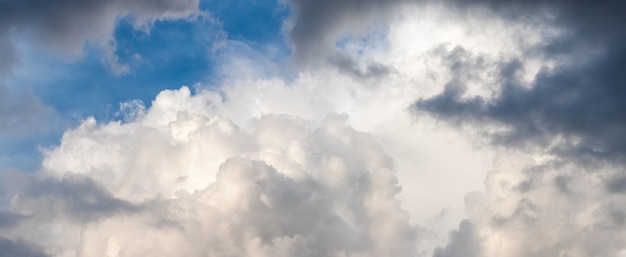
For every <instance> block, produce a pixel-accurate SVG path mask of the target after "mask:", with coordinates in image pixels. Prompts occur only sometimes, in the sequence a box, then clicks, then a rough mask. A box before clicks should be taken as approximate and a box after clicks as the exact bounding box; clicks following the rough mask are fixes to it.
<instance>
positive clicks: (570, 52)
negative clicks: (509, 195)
mask: <svg viewBox="0 0 626 257" xmlns="http://www.w3.org/2000/svg"><path fill="white" fill-rule="evenodd" d="M471 4H479V5H480V6H483V7H489V8H492V9H493V10H494V11H495V13H496V14H510V13H515V14H517V17H518V18H519V17H522V16H524V17H528V16H531V15H532V14H534V13H535V12H536V11H538V10H549V11H550V12H552V13H553V14H554V15H556V18H554V19H553V21H551V23H553V25H556V26H559V27H561V28H563V29H565V33H563V34H562V35H561V36H558V37H555V38H553V39H550V40H549V41H547V42H543V43H541V44H540V45H539V46H537V47H536V48H534V49H533V51H536V52H535V53H534V54H540V55H544V56H547V57H550V58H553V59H559V58H561V57H563V56H568V57H570V59H571V60H573V61H568V62H561V63H558V64H557V65H556V67H554V68H553V69H543V70H541V71H540V72H539V74H538V75H537V76H536V77H535V79H534V81H533V82H532V85H531V86H530V87H528V86H526V85H524V84H523V83H522V82H521V79H520V76H519V74H520V73H521V71H523V70H524V68H525V67H524V65H523V62H522V61H520V60H516V59H513V60H508V61H502V62H501V63H499V64H498V65H499V67H500V68H499V71H500V74H499V93H498V94H497V95H496V96H495V97H493V98H486V97H466V95H465V90H467V85H466V84H465V83H464V82H465V81H464V80H459V79H456V78H459V77H462V75H463V74H466V73H467V72H469V71H471V70H478V69H480V66H479V65H477V64H475V63H471V62H468V61H467V60H464V59H463V58H461V57H460V56H455V55H452V54H450V55H447V56H445V57H444V58H454V59H456V60H457V63H461V64H463V65H465V66H464V68H463V69H459V68H458V67H455V66H450V67H449V68H450V71H451V72H452V73H453V74H456V75H455V76H454V77H455V79H453V80H451V81H450V82H449V83H448V84H447V85H446V87H445V89H444V90H443V92H442V93H441V94H439V95H437V96H434V97H432V98H427V99H420V100H419V101H417V102H416V103H415V105H414V107H415V108H416V109H418V110H421V111H426V112H428V113H430V114H432V115H434V116H436V117H438V118H441V119H444V120H447V121H451V122H455V123H460V124H465V123H471V124H496V125H499V126H504V127H506V131H503V132H502V131H501V132H498V133H491V134H490V135H491V138H492V139H493V141H494V142H495V143H497V144H503V145H509V146H528V145H539V146H546V145H548V144H550V143H554V140H553V139H555V138H559V139H564V141H563V142H564V143H560V144H558V145H556V146H554V147H552V148H551V149H550V151H552V152H553V153H557V154H559V155H560V156H569V157H574V158H575V159H578V160H588V159H590V158H591V159H596V158H597V157H601V158H609V159H612V160H617V159H622V160H624V155H625V154H626V111H625V110H626V73H625V72H623V67H624V66H625V65H626V44H625V43H626V30H623V28H624V27H626V19H625V18H624V16H623V11H624V10H626V2H624V1H593V2H592V1H573V2H571V1H524V2H519V3H518V2H513V1H470V2H466V3H464V4H463V5H462V7H466V6H471ZM511 19H515V18H511ZM520 22H523V20H520Z"/></svg>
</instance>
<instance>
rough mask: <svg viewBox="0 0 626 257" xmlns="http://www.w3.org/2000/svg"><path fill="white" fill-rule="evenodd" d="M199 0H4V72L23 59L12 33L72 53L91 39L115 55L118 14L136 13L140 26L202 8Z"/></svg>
mask: <svg viewBox="0 0 626 257" xmlns="http://www.w3.org/2000/svg"><path fill="white" fill-rule="evenodd" d="M198 2H199V1H198V0H184V1H167V0H131V1H119V0H114V1H107V0H86V1H80V0H63V1H45V0H8V1H6V0H5V1H0V49H1V50H2V54H1V56H2V57H5V56H6V57H11V58H7V59H4V58H3V64H2V68H3V71H0V73H1V72H5V73H6V72H7V70H8V69H9V68H11V67H12V65H13V64H14V63H15V61H16V60H17V59H16V58H15V56H17V54H16V53H15V47H13V43H12V42H11V35H10V34H11V33H18V34H22V35H27V36H28V37H29V38H32V39H34V40H35V41H36V42H38V43H39V44H40V45H41V46H46V47H49V48H51V49H53V50H54V51H61V52H63V53H71V54H78V53H80V51H81V50H82V47H83V45H84V44H85V43H87V42H90V43H92V44H94V45H95V46H97V47H101V48H105V51H108V52H110V54H111V56H109V57H107V58H114V56H113V51H112V50H113V49H114V48H115V47H114V40H113V38H112V34H113V31H114V27H115V24H116V22H117V21H118V19H120V18H123V17H126V16H132V17H133V18H134V21H135V24H136V26H137V27H140V26H146V25H149V23H150V22H152V21H154V20H159V19H168V18H182V17H187V16H189V15H191V14H193V13H196V12H198ZM106 48H109V49H106ZM9 60H12V61H9ZM107 61H109V62H113V61H116V60H113V59H111V60H107ZM110 64H111V63H110Z"/></svg>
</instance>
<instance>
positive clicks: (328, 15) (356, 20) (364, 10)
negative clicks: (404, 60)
mask: <svg viewBox="0 0 626 257" xmlns="http://www.w3.org/2000/svg"><path fill="white" fill-rule="evenodd" d="M289 2H290V3H291V5H292V9H293V17H292V19H293V20H292V22H293V23H292V27H291V30H290V31H289V34H288V38H289V40H290V41H291V43H292V46H293V58H294V61H295V62H296V63H297V64H299V65H304V66H308V65H313V66H315V65H317V64H319V63H322V64H324V65H332V66H334V67H336V68H337V69H338V70H339V71H340V72H343V73H346V74H348V75H350V76H352V77H354V78H358V79H368V78H376V77H381V76H384V75H386V74H388V73H389V68H388V67H387V66H385V65H383V64H381V63H377V62H373V63H366V64H364V65H361V64H360V63H359V61H358V60H356V59H355V58H354V57H352V56H350V55H347V54H345V53H343V52H341V51H339V50H337V49H336V47H335V43H336V41H337V40H338V38H339V37H341V36H342V33H346V34H348V35H350V36H355V35H357V36H358V35H359V33H363V32H366V31H367V30H368V29H371V28H372V26H371V25H373V24H374V23H375V22H376V21H385V20H388V19H389V18H390V17H393V13H394V12H393V10H395V9H397V7H398V6H400V5H401V4H403V3H410V2H417V1H413V0H344V1H334V0H322V1H317V0H290V1H289ZM379 24H380V23H379ZM360 66H364V67H360Z"/></svg>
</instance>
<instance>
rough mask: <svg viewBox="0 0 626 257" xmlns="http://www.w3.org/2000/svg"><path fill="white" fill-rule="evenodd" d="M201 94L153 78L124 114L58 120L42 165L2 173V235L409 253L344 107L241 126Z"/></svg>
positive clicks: (384, 167)
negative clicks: (153, 90)
mask: <svg viewBox="0 0 626 257" xmlns="http://www.w3.org/2000/svg"><path fill="white" fill-rule="evenodd" d="M214 97H215V95H212V94H208V93H207V94H201V95H196V96H191V95H190V92H189V89H187V88H182V89H180V90H176V91H166V92H162V93H161V94H160V95H159V96H158V97H157V99H156V100H155V102H154V103H153V107H152V108H150V109H149V110H147V112H146V114H145V116H144V117H142V118H139V119H137V120H135V121H133V122H129V123H120V122H113V123H109V124H98V123H96V122H95V121H94V120H93V119H90V120H87V121H85V122H84V123H83V124H82V125H81V126H80V127H78V128H76V129H74V130H71V131H67V132H66V133H65V135H64V137H63V140H62V143H61V146H60V147H59V148H56V149H52V150H50V152H48V154H47V157H46V160H45V161H44V165H43V169H44V171H43V173H41V174H38V175H33V177H25V178H20V177H17V178H16V177H12V178H9V182H8V183H9V184H12V185H14V186H13V187H10V186H9V187H8V188H9V189H11V188H12V189H11V190H13V191H12V192H11V195H13V197H12V200H11V211H12V212H13V213H16V214H19V215H23V216H24V217H25V218H23V219H22V220H21V221H20V222H19V224H17V225H15V226H13V227H11V228H8V230H9V232H8V233H7V234H8V236H9V238H11V239H7V240H18V239H19V240H30V241H32V242H35V241H36V242H38V243H39V244H41V245H42V246H43V247H44V249H45V250H46V252H45V253H46V254H49V255H52V256H106V255H107V254H112V255H115V256H140V255H154V256H171V255H181V254H183V255H188V256H206V255H209V256H250V255H254V256H294V255H298V256H320V255H323V256H413V255H414V254H415V251H416V249H415V245H414V241H415V239H416V233H417V230H416V228H415V227H413V226H412V225H411V224H410V223H409V216H408V214H407V213H406V212H405V211H404V210H402V209H401V207H400V200H399V199H398V195H399V193H400V192H401V188H400V187H399V185H398V181H397V179H396V177H395V175H394V173H395V168H394V166H393V162H392V160H391V159H390V157H389V156H387V155H386V154H385V153H384V152H383V151H382V149H381V148H380V147H379V146H378V145H377V143H376V141H375V140H374V139H373V138H372V137H371V136H369V135H367V134H364V133H361V132H357V131H355V130H354V129H352V128H351V127H350V126H348V125H346V118H347V116H345V115H333V116H329V117H327V118H325V119H323V120H320V121H307V120H302V119H299V118H296V117H293V116H288V115H264V116H261V117H260V118H259V119H258V120H256V121H255V122H254V124H253V125H252V126H251V127H249V128H248V129H246V130H243V129H242V128H240V127H238V126H237V125H236V124H234V123H233V122H232V121H231V120H229V119H226V118H224V117H220V116H217V115H211V114H209V113H207V110H211V105H213V104H215V103H214V102H213V101H211V100H214ZM180 103H189V105H187V106H185V105H182V106H181V104H180ZM96 181H97V182H96ZM52 228H58V229H52ZM58 233H62V235H63V236H61V237H59V236H60V235H61V234H58ZM13 238H16V239H13ZM20 242H21V241H20ZM12 245H15V247H17V246H20V247H21V244H19V245H17V244H15V243H12Z"/></svg>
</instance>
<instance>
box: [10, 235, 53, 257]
mask: <svg viewBox="0 0 626 257" xmlns="http://www.w3.org/2000/svg"><path fill="white" fill-rule="evenodd" d="M0 249H2V256H24V257H46V256H48V255H46V254H43V253H42V252H41V250H39V249H38V248H37V247H35V246H33V245H32V244H29V243H26V242H24V241H21V240H15V241H14V240H10V239H6V238H3V237H0Z"/></svg>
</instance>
